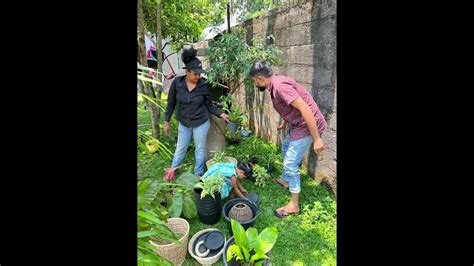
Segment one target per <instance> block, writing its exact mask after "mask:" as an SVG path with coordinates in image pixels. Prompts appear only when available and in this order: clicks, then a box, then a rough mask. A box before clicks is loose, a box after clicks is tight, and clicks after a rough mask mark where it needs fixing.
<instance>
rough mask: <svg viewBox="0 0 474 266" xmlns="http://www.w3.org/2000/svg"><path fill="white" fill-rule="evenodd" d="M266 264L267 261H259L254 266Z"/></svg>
mask: <svg viewBox="0 0 474 266" xmlns="http://www.w3.org/2000/svg"><path fill="white" fill-rule="evenodd" d="M264 263H265V261H257V262H255V264H254V266H263V264H264Z"/></svg>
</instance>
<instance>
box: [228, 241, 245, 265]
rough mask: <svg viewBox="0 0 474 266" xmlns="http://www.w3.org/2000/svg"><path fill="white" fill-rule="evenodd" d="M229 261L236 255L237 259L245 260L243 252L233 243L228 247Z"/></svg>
mask: <svg viewBox="0 0 474 266" xmlns="http://www.w3.org/2000/svg"><path fill="white" fill-rule="evenodd" d="M226 256H227V261H228V262H229V261H230V260H231V259H232V258H234V257H235V260H244V256H242V252H240V248H239V247H238V246H237V245H236V244H233V245H231V246H230V247H229V248H228V249H227V254H226Z"/></svg>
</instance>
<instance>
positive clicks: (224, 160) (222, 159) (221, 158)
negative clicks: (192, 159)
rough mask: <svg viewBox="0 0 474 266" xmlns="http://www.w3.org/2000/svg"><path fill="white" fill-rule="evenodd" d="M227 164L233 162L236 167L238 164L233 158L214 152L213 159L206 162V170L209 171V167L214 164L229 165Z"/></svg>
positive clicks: (223, 153)
mask: <svg viewBox="0 0 474 266" xmlns="http://www.w3.org/2000/svg"><path fill="white" fill-rule="evenodd" d="M229 162H233V163H235V164H236V165H237V163H238V162H237V159H235V158H234V157H230V156H226V155H225V152H224V151H222V152H220V151H216V152H214V157H213V158H212V159H210V160H208V161H207V162H206V167H207V169H209V168H210V167H211V165H213V164H215V163H229Z"/></svg>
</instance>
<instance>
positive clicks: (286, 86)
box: [269, 75, 327, 141]
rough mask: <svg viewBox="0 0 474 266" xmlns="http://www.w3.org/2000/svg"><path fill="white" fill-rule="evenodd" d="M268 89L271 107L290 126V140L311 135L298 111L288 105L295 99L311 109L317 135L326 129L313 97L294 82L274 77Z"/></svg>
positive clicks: (283, 77) (324, 121) (281, 77)
mask: <svg viewBox="0 0 474 266" xmlns="http://www.w3.org/2000/svg"><path fill="white" fill-rule="evenodd" d="M269 89H270V96H271V99H272V103H273V107H274V108H275V110H276V111H277V112H278V113H279V114H280V116H281V117H282V118H283V119H284V120H285V121H286V122H288V124H290V126H291V128H290V140H292V141H293V140H298V139H301V138H304V137H306V136H308V135H311V133H310V131H309V129H308V127H307V126H306V122H305V121H304V119H303V116H302V115H301V113H300V111H299V110H298V109H296V108H294V107H293V106H291V105H290V104H291V103H292V102H293V101H294V100H296V99H297V98H301V99H303V101H305V102H306V104H308V105H309V107H310V108H311V111H312V112H313V115H314V118H315V119H316V125H317V126H318V131H319V133H322V132H323V131H324V130H325V129H326V128H327V123H326V120H325V119H324V116H323V114H322V113H321V111H320V110H319V107H318V105H317V104H316V102H315V101H314V99H313V97H312V96H311V94H309V93H308V91H306V89H305V88H304V87H303V86H301V85H300V84H299V83H297V82H296V81H295V80H293V79H292V78H289V77H285V76H276V75H275V76H273V77H272V79H271V81H270V86H269Z"/></svg>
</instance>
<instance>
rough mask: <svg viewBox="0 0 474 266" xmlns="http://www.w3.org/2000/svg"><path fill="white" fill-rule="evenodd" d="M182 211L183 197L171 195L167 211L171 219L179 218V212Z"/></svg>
mask: <svg viewBox="0 0 474 266" xmlns="http://www.w3.org/2000/svg"><path fill="white" fill-rule="evenodd" d="M182 210H183V196H182V195H181V194H179V193H176V194H174V195H173V198H172V200H171V204H170V201H168V211H169V212H170V216H171V217H179V216H181V211H182Z"/></svg>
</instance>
